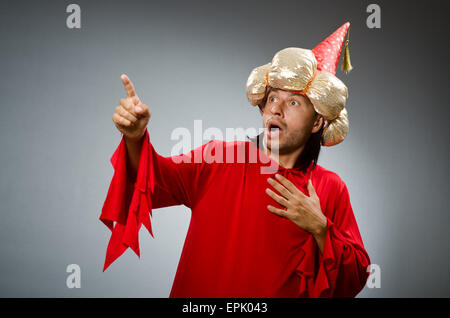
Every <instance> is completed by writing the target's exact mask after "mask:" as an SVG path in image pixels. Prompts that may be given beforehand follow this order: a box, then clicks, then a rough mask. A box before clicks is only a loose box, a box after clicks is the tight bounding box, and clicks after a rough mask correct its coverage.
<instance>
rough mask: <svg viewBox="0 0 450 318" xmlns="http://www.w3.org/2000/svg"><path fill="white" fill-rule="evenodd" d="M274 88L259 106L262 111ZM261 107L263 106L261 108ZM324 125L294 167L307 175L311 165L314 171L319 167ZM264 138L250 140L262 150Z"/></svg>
mask: <svg viewBox="0 0 450 318" xmlns="http://www.w3.org/2000/svg"><path fill="white" fill-rule="evenodd" d="M271 88H272V87H270V86H269V87H268V88H267V89H266V94H265V96H264V99H263V100H262V101H261V103H260V104H259V105H258V107H259V108H260V109H261V110H262V109H263V108H264V106H265V105H266V102H267V97H268V96H269V92H270V90H271ZM261 105H263V106H262V107H261ZM317 115H318V113H317V112H315V115H314V116H315V117H316V116H317ZM323 128H324V123H323V124H322V127H320V129H319V131H317V132H315V133H312V134H311V136H310V137H309V139H308V141H307V142H306V144H305V148H303V151H302V153H301V154H300V156H299V157H298V158H297V161H296V163H295V165H294V168H299V169H300V170H301V171H302V172H303V173H305V174H306V171H307V169H308V167H309V166H310V164H311V163H313V166H312V169H314V168H315V167H316V165H317V161H318V160H319V154H320V149H321V145H322V143H321V142H322V133H323ZM263 137H264V133H261V134H259V135H258V136H256V137H255V138H249V139H250V140H251V141H252V142H256V144H257V145H258V147H260V148H261V146H262V138H263Z"/></svg>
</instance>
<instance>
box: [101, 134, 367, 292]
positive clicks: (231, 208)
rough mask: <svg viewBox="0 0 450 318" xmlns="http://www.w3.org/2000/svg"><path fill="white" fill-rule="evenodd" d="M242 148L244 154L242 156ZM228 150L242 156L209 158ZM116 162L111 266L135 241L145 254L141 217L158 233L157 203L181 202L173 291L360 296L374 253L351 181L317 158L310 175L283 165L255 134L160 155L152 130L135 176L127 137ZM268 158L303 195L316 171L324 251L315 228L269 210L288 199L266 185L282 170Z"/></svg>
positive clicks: (110, 206)
mask: <svg viewBox="0 0 450 318" xmlns="http://www.w3.org/2000/svg"><path fill="white" fill-rule="evenodd" d="M242 147H244V148H245V154H246V155H245V160H240V162H236V160H237V154H238V153H239V151H241V150H242V149H243V148H242ZM230 151H234V158H235V163H221V162H220V160H218V161H219V162H210V161H212V159H214V158H217V157H220V158H222V156H221V152H222V154H223V158H226V155H227V154H228V155H230V156H232V155H233V153H232V152H230ZM250 153H256V154H257V155H258V156H257V160H256V161H255V160H254V158H253V157H251V156H250V155H249V154H250ZM202 154H204V156H205V157H204V159H203V160H201V162H199V160H198V158H202ZM196 156H200V157H196ZM189 158H190V159H194V158H197V160H190V159H189ZM181 159H182V160H185V161H184V162H182V163H178V162H179V161H177V160H181ZM187 159H189V160H187ZM188 161H189V162H188ZM223 161H226V162H230V161H228V160H225V159H224V160H223ZM176 162H177V163H176ZM111 163H112V165H113V167H114V170H115V172H114V176H113V179H112V181H111V184H110V187H109V190H108V194H107V197H106V200H105V203H104V206H103V209H102V214H101V216H100V220H102V221H103V222H104V223H105V224H106V225H107V226H108V227H109V228H110V230H111V231H112V235H111V239H110V241H109V245H108V248H107V253H106V260H105V266H104V270H105V269H106V268H107V267H108V266H109V265H110V264H111V263H112V262H113V261H114V260H115V259H117V258H118V257H119V256H120V255H122V253H123V252H124V251H125V250H126V249H127V248H128V247H130V248H131V249H132V250H133V251H134V252H135V253H136V254H137V255H138V256H139V242H138V231H139V229H140V226H141V224H144V226H145V227H146V228H147V229H148V231H149V232H150V234H151V235H152V236H153V233H152V229H151V223H150V215H151V211H152V209H156V208H161V207H167V206H173V205H180V204H183V205H186V206H187V207H189V208H190V209H191V211H192V213H191V221H190V224H189V230H188V233H187V236H186V240H185V243H184V247H183V251H182V254H181V258H180V261H179V264H178V269H177V273H176V276H175V280H174V283H173V286H172V290H171V293H170V297H226V298H228V297H243V298H245V297H354V296H356V295H357V294H358V293H359V292H360V291H361V289H362V288H363V287H364V285H365V283H366V280H367V277H368V273H367V272H366V268H367V266H368V265H369V264H370V260H369V256H368V254H367V252H366V250H365V248H364V245H363V242H362V239H361V236H360V233H359V230H358V226H357V224H356V220H355V217H354V215H353V210H352V207H351V204H350V198H349V193H348V190H347V187H346V185H345V183H344V182H343V181H342V180H341V179H340V178H339V176H338V175H337V174H335V173H334V172H331V171H329V170H326V169H324V168H323V167H321V166H320V165H316V166H315V168H314V169H313V168H312V164H311V165H310V167H309V168H308V170H307V173H306V174H304V173H302V172H301V171H300V170H299V169H285V168H283V167H281V166H278V164H276V162H275V161H273V160H272V159H270V158H269V157H268V156H267V155H266V154H265V153H264V152H263V151H262V150H260V149H259V148H257V145H256V144H255V143H253V142H250V141H233V142H224V141H218V140H212V141H210V142H208V143H206V144H204V145H202V146H200V147H198V148H196V149H194V150H191V151H190V152H189V153H187V154H182V155H177V156H173V157H163V156H160V155H159V154H158V153H157V152H156V151H155V150H154V148H153V146H152V144H151V143H150V138H149V134H148V131H146V133H145V136H144V140H143V143H142V151H141V157H140V162H139V169H138V173H137V179H136V182H135V184H132V183H131V182H130V181H129V179H128V175H127V153H126V145H125V141H124V138H122V140H121V142H120V144H119V146H118V148H117V149H116V151H115V152H114V154H113V156H112V158H111ZM270 163H272V164H275V165H276V166H277V169H276V170H277V171H278V173H280V174H282V175H283V176H285V177H287V178H288V179H289V180H291V181H292V182H293V183H294V184H295V185H296V186H297V187H298V188H299V189H300V190H301V191H302V192H303V193H305V194H306V195H309V194H308V190H307V181H308V180H309V179H311V181H312V184H313V186H314V188H315V190H316V192H317V195H318V196H319V198H320V204H321V208H322V212H323V213H324V215H325V216H326V217H327V222H328V224H327V225H328V230H327V233H326V238H325V244H324V248H323V253H321V252H320V250H319V248H318V246H317V243H316V241H315V239H314V237H313V236H312V235H311V234H310V233H308V232H306V231H304V230H302V229H301V228H300V227H298V226H297V225H295V224H294V223H293V222H292V221H290V220H288V219H286V218H283V217H280V216H277V215H275V214H273V213H272V212H270V211H269V210H268V209H267V205H269V204H271V205H273V206H276V207H279V208H282V207H281V206H280V205H279V204H278V203H277V202H275V201H274V200H273V199H272V198H271V197H269V196H268V195H267V194H266V192H265V189H266V188H271V189H272V190H274V191H275V192H276V190H275V189H273V188H272V187H271V186H270V185H269V184H268V182H267V178H268V177H272V178H273V177H274V174H275V173H271V174H262V173H261V168H262V167H264V166H265V167H268V166H269V164H270ZM149 212H150V213H149ZM114 222H116V223H115V225H114Z"/></svg>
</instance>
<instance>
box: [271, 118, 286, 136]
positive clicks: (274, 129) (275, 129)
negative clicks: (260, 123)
mask: <svg viewBox="0 0 450 318" xmlns="http://www.w3.org/2000/svg"><path fill="white" fill-rule="evenodd" d="M267 130H268V131H267V135H268V136H269V137H272V136H274V135H278V134H280V133H281V132H282V131H283V129H282V128H281V125H279V124H277V123H276V122H274V121H272V122H270V123H269V125H268V126H267Z"/></svg>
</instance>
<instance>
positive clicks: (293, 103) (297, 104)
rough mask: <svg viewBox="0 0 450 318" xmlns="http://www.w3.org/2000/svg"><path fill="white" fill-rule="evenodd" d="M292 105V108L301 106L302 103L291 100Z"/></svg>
mask: <svg viewBox="0 0 450 318" xmlns="http://www.w3.org/2000/svg"><path fill="white" fill-rule="evenodd" d="M290 104H291V105H292V106H299V105H300V103H299V102H297V101H296V100H291V101H290Z"/></svg>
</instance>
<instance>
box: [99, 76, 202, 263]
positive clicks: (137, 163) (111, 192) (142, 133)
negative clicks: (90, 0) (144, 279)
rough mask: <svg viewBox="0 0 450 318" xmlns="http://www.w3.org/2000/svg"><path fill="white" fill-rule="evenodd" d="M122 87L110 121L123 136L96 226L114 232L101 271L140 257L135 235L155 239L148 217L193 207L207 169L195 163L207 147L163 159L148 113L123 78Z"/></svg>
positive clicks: (128, 82)
mask: <svg viewBox="0 0 450 318" xmlns="http://www.w3.org/2000/svg"><path fill="white" fill-rule="evenodd" d="M122 82H123V84H124V86H125V90H126V92H127V97H126V98H125V99H121V101H120V105H119V106H117V108H116V111H115V113H114V115H113V121H114V124H115V125H116V127H117V128H118V129H119V131H120V132H121V133H122V134H123V137H122V140H121V142H120V144H119V146H118V147H117V149H116V151H115V152H114V154H113V156H112V157H111V164H112V165H113V168H114V175H113V178H112V180H111V183H110V186H109V189H108V193H107V196H106V199H105V202H104V204H103V208H102V213H101V215H100V220H101V221H102V222H103V223H104V224H105V225H106V226H107V227H108V228H109V229H110V230H111V231H112V235H111V239H110V241H109V244H108V248H107V252H106V260H105V265H104V270H105V269H106V268H107V267H108V266H109V265H110V264H111V263H112V262H114V261H115V260H116V259H117V258H118V257H119V256H120V255H122V254H123V252H125V250H126V249H127V248H128V247H130V248H131V249H132V250H133V251H134V252H135V253H136V254H137V255H138V256H139V254H140V251H139V240H138V232H139V229H140V227H141V225H142V224H143V225H144V226H145V227H146V228H147V230H148V231H149V232H150V234H151V235H152V236H153V232H152V228H151V221H150V216H151V211H152V209H155V208H159V207H167V206H173V205H181V204H183V205H186V206H188V207H191V206H192V205H193V204H194V203H195V202H196V200H197V197H198V195H199V191H198V185H200V184H206V183H207V182H200V178H201V177H207V174H206V173H203V172H204V171H205V170H206V168H205V166H206V165H205V164H203V163H195V162H194V161H193V160H190V158H196V157H198V155H199V154H195V153H196V152H200V156H202V154H203V150H204V147H205V146H207V145H208V144H209V143H207V144H205V145H203V146H200V147H197V148H196V149H193V150H191V151H190V152H188V153H186V154H181V155H175V156H172V157H164V156H161V155H159V154H158V153H157V152H156V151H155V149H154V148H153V145H152V144H151V142H150V135H149V133H148V130H147V124H148V121H149V119H150V111H149V109H148V107H147V106H146V105H144V104H142V103H141V101H140V99H139V98H138V97H137V95H136V92H135V90H134V86H133V84H132V83H131V81H130V80H129V78H128V77H127V76H126V75H122Z"/></svg>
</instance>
